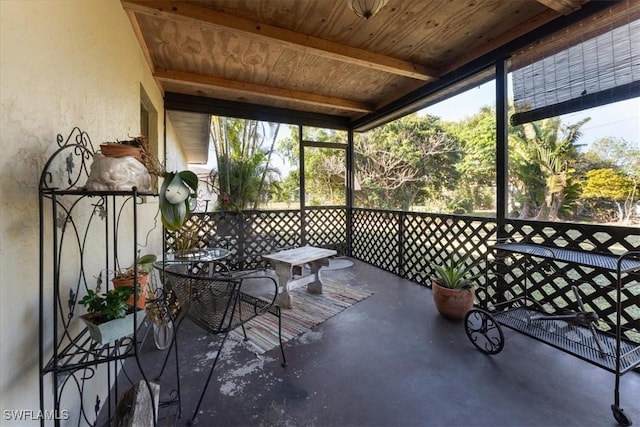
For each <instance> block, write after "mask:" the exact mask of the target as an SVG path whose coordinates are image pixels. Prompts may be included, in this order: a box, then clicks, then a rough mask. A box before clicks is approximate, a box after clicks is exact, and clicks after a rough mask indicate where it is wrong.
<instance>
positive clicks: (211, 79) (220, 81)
mask: <svg viewBox="0 0 640 427" xmlns="http://www.w3.org/2000/svg"><path fill="white" fill-rule="evenodd" d="M153 76H154V77H155V78H156V79H158V80H160V81H173V82H179V83H185V84H188V85H197V86H207V87H219V88H224V89H228V90H232V91H238V92H245V93H250V94H253V95H255V94H258V95H262V96H266V97H269V98H274V99H283V100H287V101H295V102H299V103H304V104H311V105H320V106H323V107H330V108H336V109H339V110H347V111H356V112H359V113H371V112H373V111H374V108H373V107H372V106H370V105H367V104H364V103H361V102H356V101H351V100H348V99H342V98H336V97H331V96H324V95H317V94H315V93H309V92H302V91H297V90H290V89H281V88H275V87H271V86H263V85H258V84H254V83H247V82H241V81H237V80H229V79H224V78H221V77H215V76H210V75H204V74H196V73H188V72H184V71H176V70H165V69H160V68H156V69H155V70H154V71H153Z"/></svg>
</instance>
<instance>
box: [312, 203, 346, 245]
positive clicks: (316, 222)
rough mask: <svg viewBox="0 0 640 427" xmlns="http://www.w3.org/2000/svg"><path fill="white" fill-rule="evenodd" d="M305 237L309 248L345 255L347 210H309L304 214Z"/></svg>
mask: <svg viewBox="0 0 640 427" xmlns="http://www.w3.org/2000/svg"><path fill="white" fill-rule="evenodd" d="M305 237H306V242H307V243H308V244H309V245H311V246H319V247H322V248H328V249H334V250H336V251H337V252H338V253H339V254H342V255H344V254H346V253H347V210H346V209H345V208H311V209H309V210H307V211H306V213H305Z"/></svg>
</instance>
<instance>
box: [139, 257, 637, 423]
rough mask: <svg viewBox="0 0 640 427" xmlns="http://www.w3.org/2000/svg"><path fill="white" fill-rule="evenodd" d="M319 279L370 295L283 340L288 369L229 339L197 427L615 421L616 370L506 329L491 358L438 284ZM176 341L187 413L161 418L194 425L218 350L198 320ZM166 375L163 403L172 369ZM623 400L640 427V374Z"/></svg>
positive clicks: (153, 360) (359, 266) (346, 272)
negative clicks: (434, 288) (448, 309)
mask: <svg viewBox="0 0 640 427" xmlns="http://www.w3.org/2000/svg"><path fill="white" fill-rule="evenodd" d="M322 275H323V277H327V278H331V279H334V280H337V281H342V282H348V283H350V284H351V285H352V286H356V287H362V288H366V289H368V290H370V291H372V292H374V295H373V296H371V297H369V298H368V299H365V300H364V301H361V302H359V303H357V304H356V305H354V306H352V307H350V308H348V309H346V310H345V311H343V312H341V313H339V314H338V315H336V316H335V317H333V318H331V319H329V320H327V321H326V322H325V323H323V324H321V325H319V326H317V327H316V328H314V329H313V330H312V331H310V332H308V333H306V334H304V335H303V336H301V337H298V338H297V339H294V340H292V341H290V342H289V343H287V344H285V351H286V354H287V359H288V366H287V367H282V366H280V358H279V349H278V348H276V349H273V350H271V351H270V352H268V353H266V354H264V355H262V356H257V355H255V354H252V353H251V352H249V351H247V350H246V349H245V348H244V347H243V346H242V344H240V343H236V342H229V341H228V342H227V343H226V344H225V348H224V350H223V353H222V356H221V360H220V361H219V363H218V366H217V367H216V372H215V373H214V379H213V380H212V382H211V384H210V386H209V389H208V391H207V394H206V396H205V400H204V403H203V405H202V408H201V413H200V414H199V415H198V419H199V425H200V426H434V427H435V426H448V427H451V426H454V427H455V426H487V427H488V426H492V427H493V426H540V427H551V426H580V427H584V426H598V427H602V426H615V425H617V424H616V422H615V420H614V418H613V416H612V414H611V410H610V405H611V403H613V390H614V379H615V376H614V375H613V374H611V373H609V372H606V371H604V370H602V369H600V368H598V367H595V366H593V365H590V364H588V363H586V362H583V361H581V360H579V359H577V358H575V357H572V356H570V355H567V354H565V353H562V352H560V351H558V350H555V349H553V348H551V347H550V346H547V345H545V344H542V343H539V342H537V341H535V340H533V339H531V338H528V337H526V336H524V335H522V334H519V333H517V332H514V331H512V330H510V329H506V328H505V330H504V332H505V348H504V350H503V351H502V352H501V353H500V354H498V355H495V356H488V355H485V354H483V353H481V352H479V351H478V350H476V348H475V347H474V346H473V345H472V344H471V343H470V342H469V340H468V338H467V336H466V334H465V331H464V326H463V324H462V323H461V322H451V321H447V320H445V319H443V318H441V317H440V316H439V315H438V313H437V311H436V310H435V307H434V306H433V302H432V299H431V291H430V289H428V288H425V287H422V286H419V285H417V284H415V283H412V282H409V281H407V280H403V279H401V278H399V277H397V276H395V275H393V274H390V273H387V272H384V271H382V270H379V269H377V268H374V267H371V266H369V265H367V264H365V263H361V262H358V261H355V264H354V266H352V267H350V268H345V269H341V270H334V271H324V272H323V273H322ZM179 337H180V344H181V346H180V351H181V353H180V356H181V368H182V371H181V378H180V381H181V392H182V417H181V418H180V419H175V418H173V417H171V416H169V417H168V418H164V419H163V420H162V422H161V424H162V425H173V423H174V422H175V424H176V425H184V424H186V422H187V420H188V419H189V418H190V417H191V415H192V413H193V408H194V407H195V404H196V402H197V398H198V396H199V393H200V390H201V387H202V384H203V383H204V381H205V376H206V374H207V373H208V368H207V367H206V366H209V365H208V363H209V362H210V361H211V357H212V356H213V355H215V347H214V346H212V345H211V341H210V339H209V338H208V337H207V336H206V335H203V334H202V333H201V331H200V330H199V329H197V328H195V327H194V326H193V325H192V324H190V323H188V322H185V324H184V325H183V329H181V331H180V335H179ZM151 341H152V340H150V339H147V340H146V342H145V343H144V347H143V351H142V358H143V360H144V365H145V370H146V371H147V372H149V373H150V376H151V377H153V376H155V375H156V374H157V372H158V369H159V366H160V363H161V360H162V357H163V355H164V352H161V351H158V350H156V349H155V347H154V346H153V343H152V342H151ZM185 343H189V344H188V345H186V344H185ZM170 360H171V361H172V360H173V359H170ZM159 382H160V385H161V392H162V397H161V398H162V399H167V397H168V393H169V391H170V390H172V389H175V371H168V372H165V373H164V375H163V377H162V378H161V379H160V380H159ZM621 404H622V407H623V408H624V410H625V413H626V414H627V415H628V416H629V417H630V418H631V419H632V420H634V421H635V423H636V424H640V374H639V373H638V372H637V371H633V372H629V373H627V374H626V375H624V376H623V377H622V381H621ZM173 409H175V407H174V408H173ZM162 412H163V416H166V414H167V413H168V411H167V410H166V409H165V410H163V411H162Z"/></svg>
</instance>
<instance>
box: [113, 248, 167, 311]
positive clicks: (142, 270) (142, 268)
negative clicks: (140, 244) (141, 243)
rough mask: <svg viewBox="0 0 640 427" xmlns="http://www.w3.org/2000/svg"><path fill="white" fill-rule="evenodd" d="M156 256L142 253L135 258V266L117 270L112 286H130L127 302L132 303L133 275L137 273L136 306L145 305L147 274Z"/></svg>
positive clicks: (142, 306) (117, 287)
mask: <svg viewBox="0 0 640 427" xmlns="http://www.w3.org/2000/svg"><path fill="white" fill-rule="evenodd" d="M156 260H157V257H156V256H155V255H153V254H147V255H143V256H141V257H139V258H137V260H136V264H137V266H136V268H134V266H133V265H132V266H131V267H128V268H126V269H125V270H120V271H117V272H116V274H115V276H114V277H113V279H112V280H111V281H112V282H113V286H114V288H116V289H119V288H123V287H127V288H131V290H132V292H131V296H129V299H128V300H127V303H128V304H130V305H133V300H134V298H135V296H134V293H133V289H134V276H136V275H137V282H136V284H137V286H135V289H136V293H137V296H138V298H137V300H136V307H138V308H142V309H144V308H145V305H146V297H145V295H146V294H147V286H148V284H149V274H150V273H151V269H152V268H153V263H154V262H156Z"/></svg>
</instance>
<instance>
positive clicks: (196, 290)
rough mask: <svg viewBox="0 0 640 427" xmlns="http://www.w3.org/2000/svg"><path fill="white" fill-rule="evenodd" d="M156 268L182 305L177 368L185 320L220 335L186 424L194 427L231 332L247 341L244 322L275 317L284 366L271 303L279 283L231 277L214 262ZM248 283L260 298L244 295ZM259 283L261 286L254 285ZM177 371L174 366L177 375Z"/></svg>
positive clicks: (166, 264) (254, 277)
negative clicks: (264, 315) (240, 335)
mask: <svg viewBox="0 0 640 427" xmlns="http://www.w3.org/2000/svg"><path fill="white" fill-rule="evenodd" d="M155 267H156V268H157V269H159V270H160V274H161V277H162V279H163V283H164V286H165V288H168V289H169V290H170V291H172V292H173V294H174V295H175V297H176V299H177V301H178V302H179V303H180V306H181V310H180V314H179V315H178V318H177V319H176V322H177V326H176V333H175V336H174V346H175V347H174V348H175V356H176V365H178V331H179V329H180V326H181V324H182V322H183V321H184V319H185V318H187V319H189V320H191V321H192V322H193V323H194V324H196V325H197V326H199V327H200V328H202V329H203V330H204V331H206V332H208V333H209V334H212V335H222V340H221V341H220V344H219V348H218V352H217V354H216V357H215V359H214V360H213V364H212V366H211V370H210V371H209V375H208V376H207V379H206V382H205V384H204V387H203V388H202V392H201V393H200V399H199V400H198V403H197V405H196V408H195V410H194V412H193V416H192V418H191V419H190V420H189V425H195V424H197V422H198V420H197V414H198V410H199V409H200V405H201V404H202V400H203V398H204V395H205V393H206V391H207V387H208V386H209V382H210V381H211V378H212V376H213V370H214V369H215V366H216V363H217V362H218V358H219V357H220V353H221V350H222V347H223V345H224V343H225V341H226V339H227V336H228V334H229V332H231V331H232V330H234V329H236V328H237V327H241V328H242V332H243V334H244V338H245V340H247V339H248V337H247V332H246V330H245V327H244V324H245V323H247V322H248V321H250V320H251V319H253V318H255V317H256V316H260V315H263V314H265V313H270V314H273V315H275V316H276V317H277V318H278V338H279V340H280V352H281V354H282V366H286V357H285V354H284V348H283V346H282V317H281V312H280V307H278V306H277V305H275V304H274V303H275V299H276V295H277V293H278V283H277V281H276V280H275V279H274V278H273V277H270V276H264V275H260V276H257V275H244V276H241V277H234V276H232V275H230V273H228V272H225V271H224V270H222V271H221V270H220V268H219V266H218V265H217V264H216V263H205V264H202V263H193V262H164V263H156V264H155ZM249 281H254V284H253V285H254V286H253V288H256V287H260V288H261V290H262V292H261V293H260V295H259V296H257V295H256V294H250V293H247V292H245V288H249V287H250V286H248V284H247V282H249ZM258 281H263V282H264V283H257V282H258ZM255 285H258V286H255ZM170 353H171V352H168V353H167V356H166V358H165V362H164V365H163V368H162V370H163V371H164V367H165V366H166V363H167V360H168V358H169V355H170ZM179 369H180V368H179V366H177V370H178V372H179ZM161 374H162V373H161ZM178 377H179V375H178ZM178 389H179V384H178Z"/></svg>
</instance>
